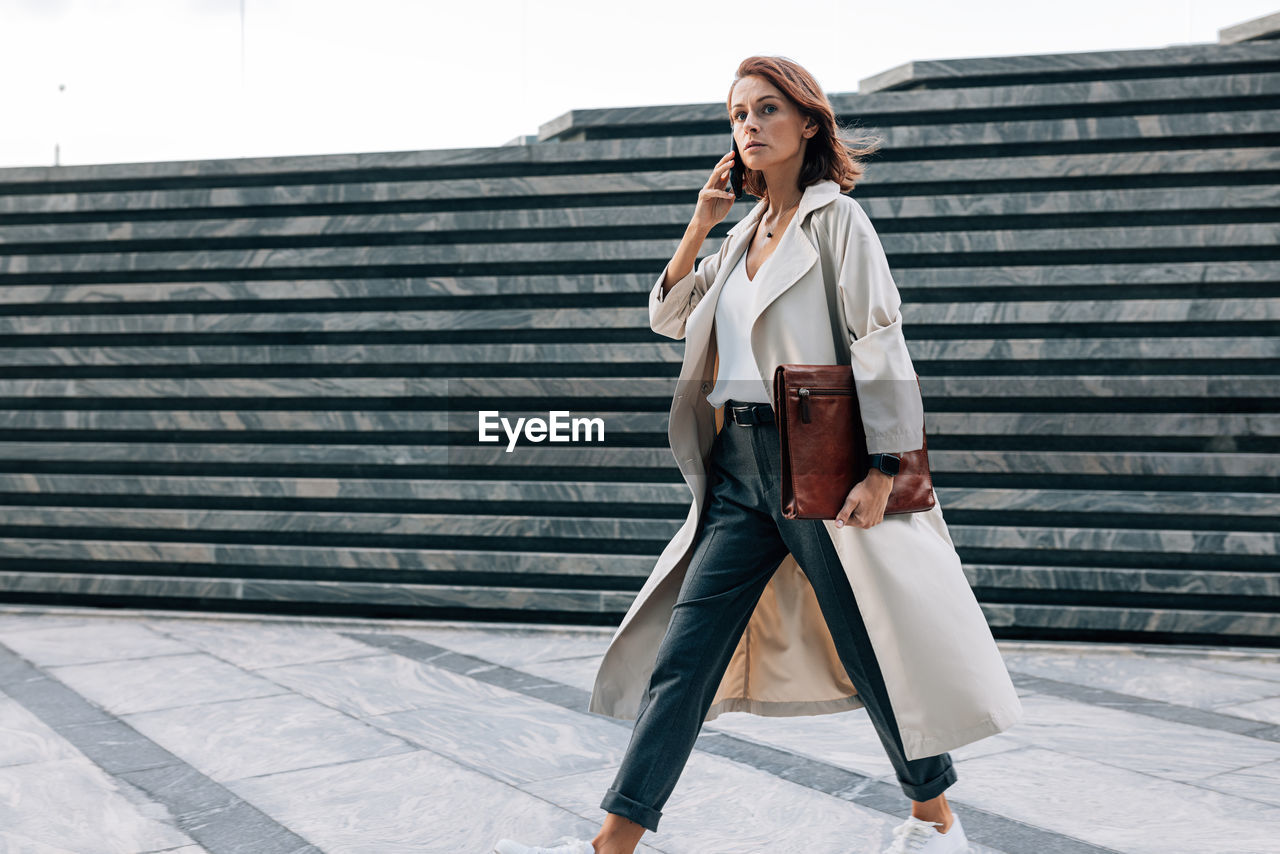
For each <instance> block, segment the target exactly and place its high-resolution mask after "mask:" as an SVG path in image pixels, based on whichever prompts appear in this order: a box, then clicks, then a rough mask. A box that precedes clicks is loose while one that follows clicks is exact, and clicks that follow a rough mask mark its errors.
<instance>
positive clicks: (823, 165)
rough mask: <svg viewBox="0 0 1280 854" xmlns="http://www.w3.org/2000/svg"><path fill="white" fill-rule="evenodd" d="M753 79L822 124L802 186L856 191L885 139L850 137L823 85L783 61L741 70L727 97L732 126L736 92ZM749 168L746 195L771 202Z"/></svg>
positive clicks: (808, 151) (766, 60)
mask: <svg viewBox="0 0 1280 854" xmlns="http://www.w3.org/2000/svg"><path fill="white" fill-rule="evenodd" d="M748 75H756V76H758V77H763V78H764V79H765V80H768V81H769V82H770V83H772V84H773V85H774V86H776V87H777V88H778V89H779V90H781V92H782V94H783V95H785V96H786V97H787V98H789V99H790V100H791V101H792V103H794V104H795V105H796V106H797V107H799V109H800V112H801V113H802V114H803V115H806V116H810V117H812V118H813V120H814V122H815V123H816V124H817V125H818V132H817V133H816V134H814V135H813V136H812V137H810V138H809V142H808V145H806V146H805V151H804V164H803V165H801V167H800V187H801V188H804V187H807V186H809V185H810V184H815V183H817V182H818V181H823V180H827V179H830V180H832V181H835V182H837V183H838V184H839V185H840V191H841V192H842V193H847V192H849V191H850V190H852V189H853V187H854V185H855V184H857V182H858V181H859V180H860V179H861V178H862V176H863V173H864V172H865V171H866V167H865V165H864V164H863V162H862V158H864V157H866V156H867V155H869V154H872V153H874V152H875V151H876V150H877V149H879V148H880V145H881V140H880V138H879V137H875V136H865V135H864V136H848V135H846V134H847V131H849V130H850V128H848V127H846V126H844V125H841V124H840V123H839V122H837V121H836V114H835V110H833V109H832V108H831V102H830V101H828V100H827V96H826V94H825V93H824V92H823V91H822V87H821V86H819V85H818V81H817V80H815V79H814V77H813V75H812V74H810V73H809V72H808V71H806V70H805V69H804V68H802V67H801V66H800V65H799V64H798V63H796V62H793V61H792V60H790V59H787V58H786V57H782V56H749V57H747V58H746V59H744V60H742V62H741V63H740V64H739V65H738V70H737V72H736V73H735V74H734V78H733V83H731V84H729V96H728V97H727V98H725V106H726V107H728V109H729V113H730V124H732V123H733V119H732V114H733V87H734V86H735V85H737V83H738V81H739V80H741V79H742V78H743V77H746V76H748ZM743 166H744V167H745V168H746V172H745V173H744V177H743V180H742V189H743V191H744V192H747V193H750V194H751V195H753V196H756V197H758V198H761V199H766V200H767V198H768V188H767V187H766V186H765V183H764V175H763V174H762V173H760V172H757V171H756V170H754V169H752V168H751V167H749V166H746V164H745V163H744V164H743Z"/></svg>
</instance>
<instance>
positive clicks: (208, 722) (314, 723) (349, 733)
mask: <svg viewBox="0 0 1280 854" xmlns="http://www.w3.org/2000/svg"><path fill="white" fill-rule="evenodd" d="M121 719H122V720H124V721H125V722H126V723H128V724H129V725H130V726H132V727H134V728H135V729H137V730H138V731H139V732H141V733H142V734H143V735H145V736H147V737H148V738H150V739H151V740H152V741H154V742H156V743H157V744H159V745H160V746H161V747H163V748H165V749H166V750H169V751H170V752H172V753H173V754H174V755H176V756H178V757H180V758H182V759H183V760H184V761H185V762H187V763H189V764H191V765H192V766H194V767H195V768H196V769H197V770H198V771H200V772H202V773H204V774H205V775H207V776H209V777H211V778H213V779H214V780H218V781H220V782H222V781H227V780H238V779H242V778H245V777H253V776H256V775H258V774H274V773H278V772H281V771H293V770H297V769H300V768H310V767H314V766H318V765H331V764H334V763H338V762H350V761H352V760H356V759H367V758H371V757H374V756H387V755H392V754H396V753H407V752H409V751H412V750H415V749H416V748H415V747H414V746H413V745H410V744H408V743H406V742H405V741H404V740H403V739H400V738H397V737H395V736H392V735H388V734H386V733H385V732H381V731H379V730H377V729H375V728H373V727H370V726H368V725H366V724H364V723H361V722H360V721H358V720H355V719H354V718H352V717H350V716H349V715H346V714H343V713H342V712H339V711H336V710H334V709H330V708H328V707H326V706H323V705H321V704H320V703H316V702H315V701H313V700H309V699H307V698H305V697H299V696H296V695H293V694H286V695H281V696H274V697H260V698H255V699H249V700H232V701H229V702H223V703H204V704H201V705H192V706H182V707H181V708H177V709H166V710H163V711H158V712H139V713H136V714H131V715H122V716H121Z"/></svg>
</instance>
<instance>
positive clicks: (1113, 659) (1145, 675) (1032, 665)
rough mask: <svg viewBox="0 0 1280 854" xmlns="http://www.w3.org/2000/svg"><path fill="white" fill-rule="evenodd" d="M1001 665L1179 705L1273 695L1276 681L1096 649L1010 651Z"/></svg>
mask: <svg viewBox="0 0 1280 854" xmlns="http://www.w3.org/2000/svg"><path fill="white" fill-rule="evenodd" d="M1004 660H1005V665H1006V666H1007V667H1008V668H1009V670H1010V671H1011V672H1013V673H1026V674H1029V675H1032V676H1040V677H1044V678H1046V679H1055V680H1057V681H1059V682H1070V683H1073V684H1076V685H1087V686H1089V687H1093V688H1105V689H1107V690H1110V691H1117V692H1119V693H1122V694H1131V695H1133V696H1135V697H1145V698H1147V699H1151V700H1161V701H1163V702H1166V703H1173V704H1176V705H1180V706H1191V707H1194V708H1199V709H1205V710H1221V707H1223V706H1230V705H1234V704H1239V703H1247V702H1251V701H1253V700H1260V699H1263V698H1265V697H1272V696H1275V695H1276V693H1277V692H1276V690H1275V683H1274V682H1272V681H1270V680H1266V679H1256V678H1253V677H1251V676H1244V675H1241V674H1237V673H1222V672H1216V671H1210V670H1205V669H1204V668H1201V667H1192V666H1191V665H1189V664H1187V663H1185V662H1183V661H1180V660H1177V659H1173V658H1169V657H1166V656H1150V655H1142V654H1140V653H1137V652H1133V651H1126V650H1123V649H1114V648H1111V649H1100V650H1097V651H1095V652H1087V653H1084V654H1056V653H1055V654H1048V653H1033V652H1016V651H1010V652H1006V653H1005V654H1004Z"/></svg>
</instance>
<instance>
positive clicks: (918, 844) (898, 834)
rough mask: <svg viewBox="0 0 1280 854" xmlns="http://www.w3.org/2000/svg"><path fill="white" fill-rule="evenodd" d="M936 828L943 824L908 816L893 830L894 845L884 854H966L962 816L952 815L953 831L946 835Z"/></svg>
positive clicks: (966, 842)
mask: <svg viewBox="0 0 1280 854" xmlns="http://www.w3.org/2000/svg"><path fill="white" fill-rule="evenodd" d="M935 827H942V823H941V822H937V821H924V820H922V819H918V818H916V817H915V816H908V817H907V820H906V821H904V822H903V823H902V824H900V825H898V826H897V827H895V828H894V829H893V844H892V845H890V846H889V847H888V848H887V849H885V852H884V854H964V852H966V851H968V850H969V840H968V839H966V838H965V835H964V828H963V827H961V826H960V816H958V815H956V814H955V813H952V821H951V829H950V830H948V831H947V832H946V833H939V832H938V831H936V830H934V828H935Z"/></svg>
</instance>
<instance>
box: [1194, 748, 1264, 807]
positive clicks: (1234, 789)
mask: <svg viewBox="0 0 1280 854" xmlns="http://www.w3.org/2000/svg"><path fill="white" fill-rule="evenodd" d="M1197 782H1198V784H1199V785H1201V786H1204V787H1205V788H1209V789H1215V790H1217V791H1219V792H1226V793H1227V794H1228V795H1235V796H1237V797H1240V798H1249V799H1250V800H1255V801H1263V802H1265V803H1268V804H1275V805H1276V806H1280V756H1277V758H1276V759H1275V760H1274V761H1272V762H1263V763H1261V764H1259V765H1252V766H1250V767H1248V768H1239V769H1236V770H1235V771H1228V772H1226V773H1224V774H1214V775H1213V776H1212V777H1205V778H1204V779H1203V780H1199V781H1197Z"/></svg>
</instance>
